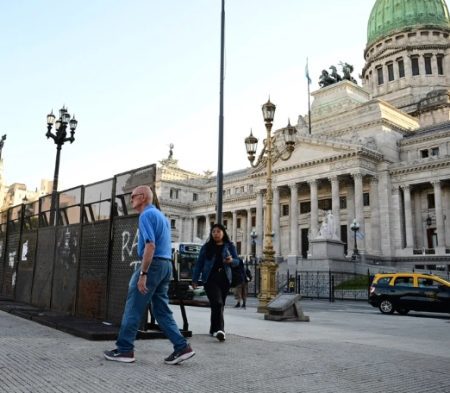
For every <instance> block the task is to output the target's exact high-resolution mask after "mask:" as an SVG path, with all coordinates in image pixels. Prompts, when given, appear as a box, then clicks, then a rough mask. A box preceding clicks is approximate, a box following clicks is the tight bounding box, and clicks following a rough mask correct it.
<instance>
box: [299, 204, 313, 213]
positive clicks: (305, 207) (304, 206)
mask: <svg viewBox="0 0 450 393" xmlns="http://www.w3.org/2000/svg"><path fill="white" fill-rule="evenodd" d="M310 211H311V202H301V203H300V213H301V214H305V213H309V212H310Z"/></svg>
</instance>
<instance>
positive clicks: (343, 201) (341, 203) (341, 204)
mask: <svg viewBox="0 0 450 393" xmlns="http://www.w3.org/2000/svg"><path fill="white" fill-rule="evenodd" d="M339 207H340V208H341V209H347V197H345V196H342V197H339Z"/></svg>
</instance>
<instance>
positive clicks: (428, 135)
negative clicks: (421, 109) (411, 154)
mask: <svg viewBox="0 0 450 393" xmlns="http://www.w3.org/2000/svg"><path fill="white" fill-rule="evenodd" d="M443 137H450V121H448V122H445V123H441V124H438V125H433V126H430V127H427V128H422V129H419V130H416V132H415V133H414V134H412V135H408V136H407V137H405V139H402V140H400V141H399V145H400V146H408V145H414V144H417V143H421V142H427V141H430V140H435V139H436V138H443Z"/></svg>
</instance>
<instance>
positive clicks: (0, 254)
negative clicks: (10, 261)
mask: <svg viewBox="0 0 450 393" xmlns="http://www.w3.org/2000/svg"><path fill="white" fill-rule="evenodd" d="M2 226H3V225H2ZM5 251H6V232H4V231H2V232H1V233H0V294H1V293H3V291H2V288H3V279H4V272H5V264H6V261H5Z"/></svg>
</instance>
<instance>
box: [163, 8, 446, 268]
mask: <svg viewBox="0 0 450 393" xmlns="http://www.w3.org/2000/svg"><path fill="white" fill-rule="evenodd" d="M447 15H448V13H447ZM447 25H448V26H447V27H445V26H444V27H442V26H441V27H439V26H437V27H433V28H427V27H426V26H420V25H419V26H415V27H414V28H412V27H407V29H406V30H405V31H398V30H395V31H393V32H388V34H387V35H385V36H382V37H380V38H378V39H377V40H375V41H372V42H370V43H369V44H368V46H367V48H366V49H365V52H364V56H365V59H366V65H365V67H364V69H363V71H362V79H363V86H362V87H360V86H358V85H356V84H354V83H352V82H350V81H346V80H345V81H342V82H339V83H336V84H333V85H330V86H327V87H324V88H321V89H319V90H317V91H315V92H313V93H312V96H313V98H314V101H313V104H312V107H311V124H312V132H311V134H309V132H308V127H307V124H308V120H309V119H308V118H307V116H299V121H298V124H297V125H296V129H297V137H296V138H297V141H296V146H295V150H294V152H293V154H292V156H291V157H290V159H289V160H287V161H281V160H280V161H277V162H275V163H274V165H273V175H272V183H273V217H272V220H273V232H274V236H273V242H274V250H275V253H276V257H278V259H279V260H286V259H287V258H288V257H294V258H298V259H300V258H308V249H309V247H310V240H312V239H315V238H316V237H317V234H318V229H319V228H320V224H321V222H322V221H323V220H324V217H325V215H326V213H327V211H332V214H333V217H334V219H335V220H336V222H337V224H338V225H337V227H336V232H337V233H336V235H337V237H338V238H339V239H340V240H341V241H342V242H343V243H344V244H345V251H346V253H347V255H350V254H351V251H352V249H353V248H354V239H353V233H352V232H351V230H350V224H351V223H352V221H353V220H354V219H355V218H356V220H357V221H358V223H359V224H360V232H361V235H360V238H361V239H359V240H357V241H358V245H357V246H358V249H359V250H360V252H361V254H362V255H364V256H365V258H366V259H367V260H368V261H373V262H374V263H383V264H393V265H395V264H396V263H403V262H408V263H411V264H412V265H413V266H418V267H420V266H424V267H427V266H428V268H432V266H435V265H441V266H444V268H445V269H449V266H450V117H449V114H450V99H449V87H450V80H449V78H450V51H449V48H450V38H449V33H450V24H448V23H447ZM274 135H275V143H276V144H281V143H282V138H281V130H277V131H275V132H274ZM237 143H241V141H237ZM177 171H180V173H181V172H183V173H185V174H186V171H183V170H182V169H181V168H178V166H177V163H173V162H172V163H170V162H164V163H163V162H162V165H161V166H160V168H159V171H158V173H159V178H158V179H157V182H158V186H157V190H158V192H159V195H160V202H161V205H162V208H163V210H164V211H165V213H166V214H167V215H168V217H169V218H170V220H171V222H172V227H173V232H174V241H203V240H205V238H206V237H207V235H208V228H209V225H210V224H211V223H212V222H214V221H215V203H216V178H215V177H212V176H211V175H209V174H206V175H204V176H202V175H195V174H190V175H189V176H186V177H184V178H183V179H181V178H180V177H179V176H178V177H177V176H175V175H173V173H175V172H177ZM168 173H172V175H170V176H168ZM223 188H224V197H223V212H224V213H223V222H224V223H225V225H226V226H227V228H228V231H229V234H230V236H231V238H232V240H233V241H234V242H235V243H236V244H237V247H238V251H239V253H240V254H243V255H247V254H251V253H252V246H253V244H252V243H253V241H252V238H251V236H250V234H251V232H252V231H256V234H257V236H256V242H255V243H256V244H255V246H256V254H257V255H258V256H261V255H262V247H263V245H262V239H263V221H264V196H265V194H266V171H265V167H263V166H262V167H257V168H255V169H249V168H247V169H242V170H239V171H235V172H232V173H228V174H225V176H224V183H223Z"/></svg>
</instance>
